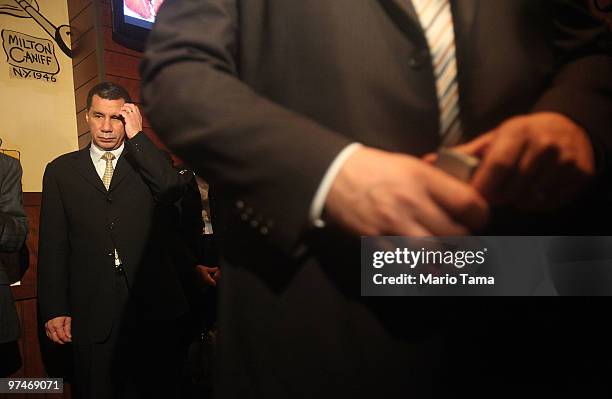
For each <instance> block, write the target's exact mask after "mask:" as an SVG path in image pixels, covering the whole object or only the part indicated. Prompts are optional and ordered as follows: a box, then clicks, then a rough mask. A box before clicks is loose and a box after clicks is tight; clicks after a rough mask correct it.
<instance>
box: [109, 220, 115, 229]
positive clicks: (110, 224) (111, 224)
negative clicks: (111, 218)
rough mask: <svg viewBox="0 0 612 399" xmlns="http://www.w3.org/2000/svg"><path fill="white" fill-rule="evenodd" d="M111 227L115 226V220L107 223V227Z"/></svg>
mask: <svg viewBox="0 0 612 399" xmlns="http://www.w3.org/2000/svg"><path fill="white" fill-rule="evenodd" d="M113 227H115V222H110V223H109V225H108V229H109V230H112V229H113Z"/></svg>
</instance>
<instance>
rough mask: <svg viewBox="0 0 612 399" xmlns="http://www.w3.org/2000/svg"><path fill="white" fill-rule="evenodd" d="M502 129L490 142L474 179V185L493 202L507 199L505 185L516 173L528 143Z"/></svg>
mask: <svg viewBox="0 0 612 399" xmlns="http://www.w3.org/2000/svg"><path fill="white" fill-rule="evenodd" d="M512 136H513V135H511V134H507V133H505V131H500V132H499V133H498V135H497V136H496V140H495V141H494V142H493V143H491V144H490V147H489V149H488V152H487V153H486V155H485V156H484V158H483V160H482V162H481V164H480V166H479V167H478V169H477V170H476V173H475V174H474V179H473V180H472V185H473V187H474V188H475V189H476V190H477V191H478V192H480V193H481V194H482V195H483V196H484V197H485V198H487V199H488V200H490V201H491V202H492V203H494V204H495V203H500V202H503V201H504V200H506V199H505V198H504V197H503V193H504V187H505V186H506V184H508V180H509V179H510V178H511V177H512V176H513V174H514V173H516V168H517V165H518V163H519V162H520V159H521V156H522V154H523V153H524V152H525V150H526V148H527V143H526V142H525V141H524V140H521V139H519V138H518V137H512Z"/></svg>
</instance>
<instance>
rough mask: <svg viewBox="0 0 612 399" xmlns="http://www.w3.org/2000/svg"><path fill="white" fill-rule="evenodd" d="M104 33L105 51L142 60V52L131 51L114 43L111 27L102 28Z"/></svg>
mask: <svg viewBox="0 0 612 399" xmlns="http://www.w3.org/2000/svg"><path fill="white" fill-rule="evenodd" d="M102 30H103V33H104V50H105V51H113V52H115V53H121V54H127V55H131V56H133V57H137V58H138V59H140V58H142V52H140V51H136V50H130V49H129V48H126V47H123V46H122V45H120V44H119V43H117V42H115V41H113V30H112V28H110V27H103V28H102Z"/></svg>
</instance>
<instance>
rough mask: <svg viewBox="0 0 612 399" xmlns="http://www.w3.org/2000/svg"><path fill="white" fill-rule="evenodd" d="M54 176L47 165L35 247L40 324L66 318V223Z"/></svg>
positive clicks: (67, 277) (52, 165) (68, 310)
mask: <svg viewBox="0 0 612 399" xmlns="http://www.w3.org/2000/svg"><path fill="white" fill-rule="evenodd" d="M58 173H59V171H58V170H57V169H56V168H55V167H54V164H53V163H51V164H49V165H48V166H47V168H46V169H45V174H44V176H43V193H42V204H41V210H40V239H39V245H38V251H39V252H38V304H39V312H40V319H41V320H42V321H43V322H46V321H47V320H50V319H52V318H54V317H57V316H68V315H70V308H69V306H68V303H69V302H68V282H69V279H70V275H69V269H68V250H69V248H68V222H67V216H66V213H65V210H64V204H63V201H62V195H61V191H60V187H59V185H58V182H57V174H58Z"/></svg>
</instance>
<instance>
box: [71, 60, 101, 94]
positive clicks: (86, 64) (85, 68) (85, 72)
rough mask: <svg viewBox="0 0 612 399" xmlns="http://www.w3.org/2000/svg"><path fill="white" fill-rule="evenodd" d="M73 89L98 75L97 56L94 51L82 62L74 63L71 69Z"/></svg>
mask: <svg viewBox="0 0 612 399" xmlns="http://www.w3.org/2000/svg"><path fill="white" fill-rule="evenodd" d="M73 76H74V89H75V90H77V89H79V88H80V87H81V86H83V85H84V84H85V83H87V82H89V81H90V80H92V79H94V78H96V77H98V58H97V57H96V53H95V52H92V53H91V54H89V56H87V57H86V58H85V59H84V60H83V62H81V63H80V64H78V65H76V66H75V67H74V69H73Z"/></svg>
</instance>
